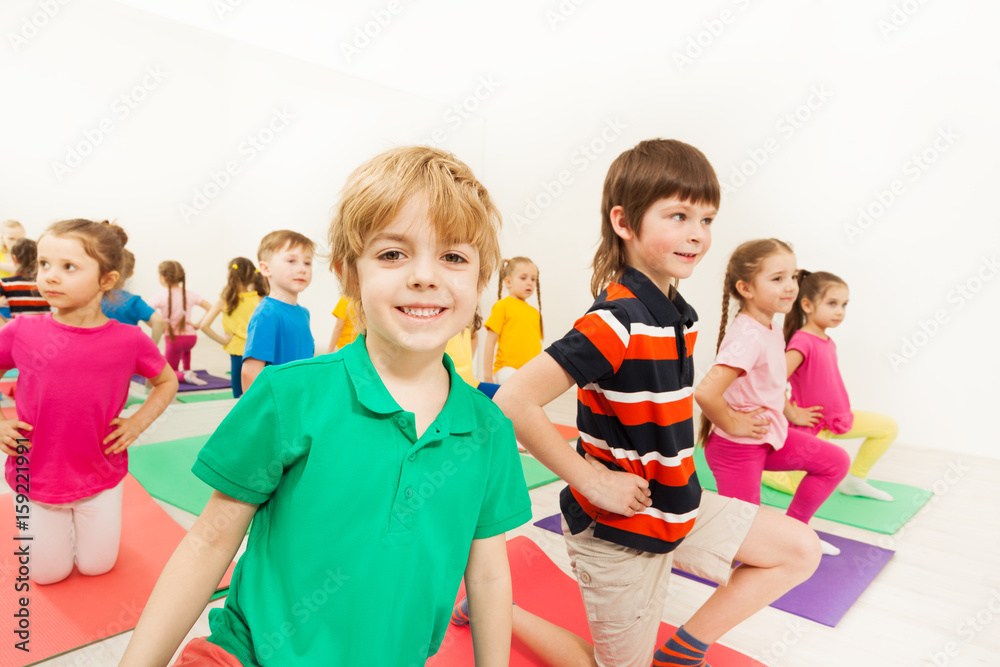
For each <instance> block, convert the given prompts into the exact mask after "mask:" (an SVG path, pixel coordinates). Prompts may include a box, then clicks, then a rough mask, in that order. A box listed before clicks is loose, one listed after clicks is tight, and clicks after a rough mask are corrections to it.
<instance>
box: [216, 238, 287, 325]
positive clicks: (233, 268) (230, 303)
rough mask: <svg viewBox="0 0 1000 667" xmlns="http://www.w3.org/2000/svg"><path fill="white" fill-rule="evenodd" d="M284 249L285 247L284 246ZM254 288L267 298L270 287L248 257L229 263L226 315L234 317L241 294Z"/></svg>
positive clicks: (225, 288) (225, 292) (223, 291)
mask: <svg viewBox="0 0 1000 667" xmlns="http://www.w3.org/2000/svg"><path fill="white" fill-rule="evenodd" d="M282 247H284V246H282ZM247 287H253V288H254V289H255V290H256V291H257V294H258V295H259V296H260V297H261V298H263V297H265V296H267V293H268V289H269V285H268V282H267V278H265V277H264V276H263V275H262V274H261V272H260V271H258V270H257V267H256V266H254V263H253V262H252V261H250V260H249V259H247V258H246V257H236V258H234V259H232V260H230V262H229V271H228V273H227V279H226V286H225V287H223V288H222V300H223V301H224V302H225V304H226V308H225V310H226V315H232V314H233V311H234V310H236V306H238V305H240V292H241V291H242V290H244V289H246V288H247Z"/></svg>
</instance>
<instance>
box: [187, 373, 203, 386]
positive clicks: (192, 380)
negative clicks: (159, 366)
mask: <svg viewBox="0 0 1000 667" xmlns="http://www.w3.org/2000/svg"><path fill="white" fill-rule="evenodd" d="M184 381H185V382H187V383H188V384H194V385H198V386H199V387H204V386H205V385H206V384H208V383H207V382H205V381H204V380H202V379H201V378H200V377H198V376H197V375H196V374H195V372H194V371H184Z"/></svg>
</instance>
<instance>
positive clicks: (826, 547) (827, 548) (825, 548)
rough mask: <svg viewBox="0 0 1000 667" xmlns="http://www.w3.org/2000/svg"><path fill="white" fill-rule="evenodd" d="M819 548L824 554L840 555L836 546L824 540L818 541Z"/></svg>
mask: <svg viewBox="0 0 1000 667" xmlns="http://www.w3.org/2000/svg"><path fill="white" fill-rule="evenodd" d="M819 548H820V550H821V551H822V552H823V555H824V556H839V555H840V549H838V548H837V547H835V546H833V545H832V544H830V543H829V542H827V541H826V540H820V541H819Z"/></svg>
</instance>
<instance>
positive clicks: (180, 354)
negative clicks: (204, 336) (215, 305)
mask: <svg viewBox="0 0 1000 667" xmlns="http://www.w3.org/2000/svg"><path fill="white" fill-rule="evenodd" d="M159 272H160V284H161V285H163V286H164V287H166V288H167V289H166V290H164V291H163V292H160V294H158V295H157V296H156V298H155V299H154V300H153V302H152V303H151V304H150V305H151V306H153V308H156V309H157V310H159V311H160V313H161V314H162V315H163V319H164V320H165V321H166V323H167V338H166V344H165V350H164V356H166V358H167V363H168V364H170V367H171V368H173V369H174V372H175V373H177V381H178V382H187V383H188V384H196V385H205V384H208V383H207V382H205V381H204V380H202V379H201V378H200V377H198V376H197V375H195V372H194V371H193V370H191V349H192V348H194V344H195V343H197V342H198V326H197V325H196V324H195V322H197V320H195V319H194V309H195V306H199V307H200V308H201V309H202V310H204V311H205V312H206V313H207V312H208V311H209V310H211V309H212V304H210V303H209V302H208V301H206V300H205V299H202V298H201V297H200V296H198V294H196V293H195V292H193V291H191V290H189V289H187V286H186V284H185V283H186V279H185V276H184V267H183V266H181V263H180V262H174V261H170V260H168V261H166V262H160V266H159ZM182 366H183V368H184V370H183V371H182V370H181V367H182Z"/></svg>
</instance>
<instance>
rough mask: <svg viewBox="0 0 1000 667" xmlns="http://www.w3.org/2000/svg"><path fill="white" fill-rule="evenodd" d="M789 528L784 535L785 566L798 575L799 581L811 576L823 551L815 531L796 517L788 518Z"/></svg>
mask: <svg viewBox="0 0 1000 667" xmlns="http://www.w3.org/2000/svg"><path fill="white" fill-rule="evenodd" d="M789 523H790V524H794V525H792V526H790V527H789V528H790V530H788V532H787V535H786V540H787V542H786V544H785V553H786V554H787V557H786V560H785V566H786V567H788V568H789V570H790V571H792V572H795V573H796V575H797V576H798V577H800V582H801V581H805V580H806V579H808V578H809V577H811V576H812V574H813V572H815V571H816V568H817V567H819V561H820V558H822V557H823V552H822V550H821V549H820V544H819V536H818V535H817V534H816V531H815V530H813V529H812V528H810V527H809V526H807V525H806V524H804V523H802V522H801V521H797V520H796V519H789Z"/></svg>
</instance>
